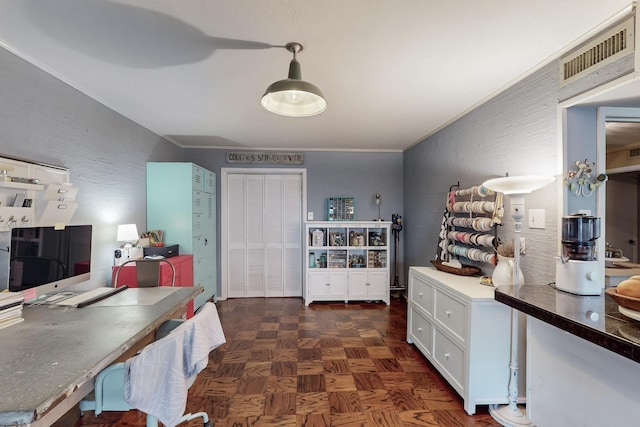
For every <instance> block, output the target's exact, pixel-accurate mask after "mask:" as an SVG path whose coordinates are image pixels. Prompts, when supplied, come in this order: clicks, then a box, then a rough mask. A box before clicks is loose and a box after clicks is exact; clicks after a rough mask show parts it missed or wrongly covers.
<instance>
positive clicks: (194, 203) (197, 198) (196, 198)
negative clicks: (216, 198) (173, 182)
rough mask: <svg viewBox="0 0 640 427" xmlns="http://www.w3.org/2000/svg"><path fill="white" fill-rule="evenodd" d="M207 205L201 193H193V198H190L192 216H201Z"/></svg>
mask: <svg viewBox="0 0 640 427" xmlns="http://www.w3.org/2000/svg"><path fill="white" fill-rule="evenodd" d="M206 205H207V200H206V198H205V196H204V193H203V192H202V191H194V192H193V197H192V198H191V211H192V212H193V213H194V214H201V213H204V211H205V206H206Z"/></svg>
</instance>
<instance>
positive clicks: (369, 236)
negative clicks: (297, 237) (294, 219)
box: [304, 221, 391, 305]
mask: <svg viewBox="0 0 640 427" xmlns="http://www.w3.org/2000/svg"><path fill="white" fill-rule="evenodd" d="M390 224H391V223H390V222H387V221H315V222H306V223H305V230H306V234H305V235H306V240H305V260H304V263H305V291H304V296H305V304H306V305H309V304H311V303H312V302H313V301H344V302H345V303H348V302H349V301H384V302H385V303H386V304H389V302H390V290H389V263H390V253H389V241H390V239H391V233H390Z"/></svg>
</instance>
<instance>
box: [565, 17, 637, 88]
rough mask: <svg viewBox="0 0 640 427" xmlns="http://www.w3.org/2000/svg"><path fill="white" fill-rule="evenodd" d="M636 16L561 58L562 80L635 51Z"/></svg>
mask: <svg viewBox="0 0 640 427" xmlns="http://www.w3.org/2000/svg"><path fill="white" fill-rule="evenodd" d="M634 37H635V36H634V18H633V17H631V18H629V19H627V20H626V21H624V22H622V23H620V24H618V25H616V26H615V27H613V28H611V29H609V30H607V31H606V32H604V33H602V34H601V35H599V36H598V37H596V38H594V39H591V40H590V41H589V42H587V43H585V44H583V45H582V46H580V47H579V48H577V49H575V50H574V51H572V52H571V53H569V54H567V55H565V56H564V57H562V58H561V59H560V82H561V85H566V84H568V83H570V82H571V81H574V80H577V79H579V78H580V77H582V76H584V75H586V74H588V73H591V72H593V71H595V70H597V69H598V68H601V67H603V66H605V65H606V64H608V63H610V62H612V61H615V60H616V59H618V58H621V57H623V56H625V55H627V54H629V53H631V52H633V51H634Z"/></svg>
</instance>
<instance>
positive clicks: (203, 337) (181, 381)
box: [124, 302, 226, 427]
mask: <svg viewBox="0 0 640 427" xmlns="http://www.w3.org/2000/svg"><path fill="white" fill-rule="evenodd" d="M225 341H226V340H225V337H224V332H223V331H222V325H221V324H220V318H219V317H218V311H217V310H216V306H215V304H213V303H210V302H208V303H206V304H205V305H204V306H203V307H202V309H201V310H200V311H199V312H198V314H196V315H195V316H194V317H193V318H191V319H189V320H187V321H185V322H184V323H183V324H181V325H180V326H178V327H177V328H176V329H174V330H173V331H172V332H171V333H170V334H169V335H167V336H166V337H164V338H162V339H161V340H158V341H156V342H154V343H151V344H149V345H148V346H146V347H145V348H144V349H143V350H142V351H141V352H140V354H138V355H137V356H135V357H132V358H131V359H129V360H127V361H126V362H125V380H124V381H125V384H124V398H125V400H126V401H127V403H129V405H131V406H132V407H133V408H136V409H139V410H141V411H143V412H145V413H147V414H151V415H153V416H155V417H156V418H158V420H160V421H161V422H162V423H163V424H164V425H165V426H168V427H173V426H175V425H176V424H178V423H179V421H180V418H182V415H183V414H184V411H185V408H186V405H187V394H188V389H189V382H188V381H189V379H190V378H191V377H192V376H194V375H196V374H198V373H199V372H200V371H201V370H203V369H204V368H205V367H206V366H207V363H208V362H209V352H210V351H211V350H213V349H214V348H216V347H218V346H220V345H221V344H223V343H225Z"/></svg>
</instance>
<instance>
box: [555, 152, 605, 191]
mask: <svg viewBox="0 0 640 427" xmlns="http://www.w3.org/2000/svg"><path fill="white" fill-rule="evenodd" d="M576 167H577V169H575V170H570V171H569V173H568V174H567V176H566V178H565V179H564V182H565V184H566V186H567V187H568V188H569V191H571V192H572V193H573V194H575V195H576V196H585V197H588V196H590V195H592V194H593V191H594V190H595V189H596V188H598V187H601V186H603V185H604V183H605V182H606V181H607V179H609V177H608V176H607V174H606V173H601V174H598V173H597V172H596V171H595V167H596V163H595V162H590V161H589V160H587V159H584V160H577V161H576Z"/></svg>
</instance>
